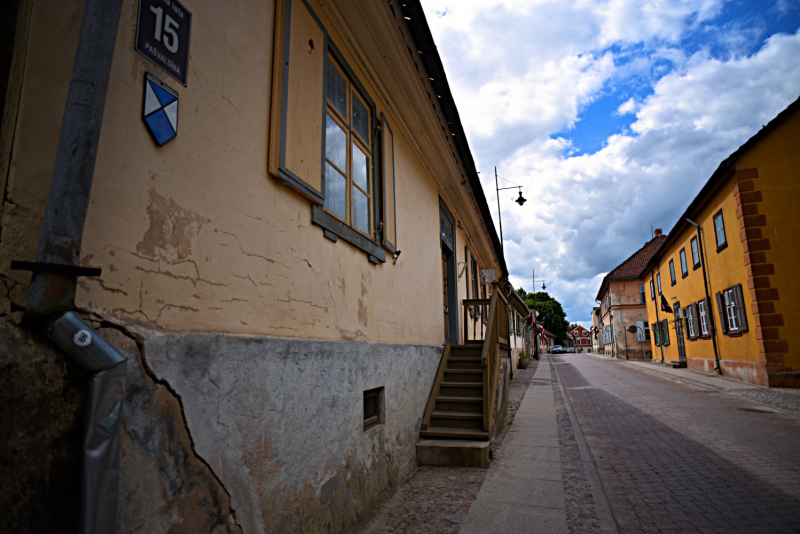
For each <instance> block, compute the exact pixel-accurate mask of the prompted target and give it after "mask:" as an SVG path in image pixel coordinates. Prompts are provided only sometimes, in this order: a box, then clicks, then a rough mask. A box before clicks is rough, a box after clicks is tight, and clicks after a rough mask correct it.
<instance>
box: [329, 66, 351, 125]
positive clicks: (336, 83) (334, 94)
mask: <svg viewBox="0 0 800 534" xmlns="http://www.w3.org/2000/svg"><path fill="white" fill-rule="evenodd" d="M326 61H327V65H326V67H327V69H328V76H327V78H328V79H327V80H326V84H325V85H326V88H327V95H328V100H330V101H331V104H333V107H335V108H336V110H337V111H339V113H341V114H342V116H343V117H347V84H346V83H345V80H344V77H343V76H342V74H341V73H340V72H339V69H337V68H336V67H335V66H334V65H333V63H331V60H330V58H328V59H326Z"/></svg>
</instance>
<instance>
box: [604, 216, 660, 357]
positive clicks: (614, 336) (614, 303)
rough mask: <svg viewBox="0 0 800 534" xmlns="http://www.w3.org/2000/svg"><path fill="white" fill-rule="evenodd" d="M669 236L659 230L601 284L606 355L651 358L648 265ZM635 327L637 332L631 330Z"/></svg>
mask: <svg viewBox="0 0 800 534" xmlns="http://www.w3.org/2000/svg"><path fill="white" fill-rule="evenodd" d="M665 240H666V236H664V235H662V233H661V230H660V229H659V230H656V231H655V235H654V237H653V239H651V240H650V241H648V242H647V243H645V245H644V246H643V247H642V248H640V249H639V250H637V251H636V252H634V253H633V255H631V257H629V258H628V259H627V260H625V261H624V262H622V263H621V264H619V265H618V266H617V267H615V268H614V269H612V270H611V272H609V273H608V274H607V275H606V276H605V277H604V278H603V282H602V283H601V284H600V290H599V291H598V292H597V297H596V299H597V301H599V302H600V313H599V320H600V328H601V329H602V332H601V337H602V342H603V350H604V353H605V354H606V355H609V356H613V357H615V358H620V359H624V360H649V359H651V358H652V350H651V348H650V344H649V343H648V341H649V339H650V337H649V336H650V332H649V329H648V327H647V307H646V297H645V282H644V276H645V269H646V268H647V265H648V263H649V262H650V260H651V258H652V257H653V255H654V254H655V253H656V252H657V251H658V249H659V247H661V246H662V244H663V243H664V241H665ZM631 329H632V330H633V332H631Z"/></svg>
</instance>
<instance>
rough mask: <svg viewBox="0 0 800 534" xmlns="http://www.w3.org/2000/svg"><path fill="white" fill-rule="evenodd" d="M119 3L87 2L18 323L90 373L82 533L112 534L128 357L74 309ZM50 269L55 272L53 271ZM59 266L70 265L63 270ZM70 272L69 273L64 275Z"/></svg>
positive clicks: (81, 496) (85, 428)
mask: <svg viewBox="0 0 800 534" xmlns="http://www.w3.org/2000/svg"><path fill="white" fill-rule="evenodd" d="M121 8H122V0H86V3H85V7H84V12H83V19H82V22H81V30H80V37H79V40H78V48H77V52H76V54H75V63H74V66H73V69H72V78H71V80H70V85H69V92H68V93H67V102H66V105H65V107H64V117H63V121H62V125H61V133H60V136H59V140H58V149H57V151H56V159H55V164H54V166H53V174H52V178H51V181H50V191H49V193H48V196H47V206H46V209H45V216H44V221H43V223H42V232H41V235H40V238H39V248H38V253H37V257H36V264H35V267H34V268H32V270H33V277H32V279H31V286H30V289H29V290H28V299H27V302H26V305H25V312H24V315H23V321H24V324H25V325H26V326H28V327H32V328H36V329H39V330H40V331H42V333H43V334H44V335H45V336H46V337H47V338H48V339H49V340H50V341H51V342H52V343H53V344H54V345H55V346H56V347H57V348H58V349H59V350H61V351H62V352H64V353H65V354H66V355H67V356H69V357H70V359H72V361H74V362H75V363H76V364H77V365H78V366H80V367H81V368H83V369H84V370H86V371H88V372H89V373H91V375H92V376H91V378H90V380H89V384H88V388H87V395H86V400H85V405H84V435H83V458H82V466H81V489H80V512H79V526H78V531H77V532H79V533H80V534H112V533H113V532H115V531H116V510H117V494H118V488H119V429H120V424H121V419H122V406H123V401H124V398H125V363H126V358H125V356H124V355H122V354H120V352H119V351H117V350H116V349H115V348H114V347H113V346H111V345H110V344H109V343H108V342H107V341H106V340H105V339H103V337H102V336H101V335H100V334H98V333H97V332H96V331H95V330H94V329H93V328H92V327H91V325H89V324H88V323H86V322H85V321H84V320H83V319H81V318H80V316H79V315H78V314H77V313H75V312H74V311H73V310H74V308H75V288H76V285H77V276H79V275H81V270H80V268H78V265H79V261H80V248H81V239H82V237H83V228H84V225H85V222H86V212H87V210H88V206H89V197H90V194H91V189H92V178H93V176H94V166H95V160H96V158H97V147H98V144H99V140H100V128H101V126H102V122H103V111H104V108H105V101H106V91H107V89H108V79H109V76H110V74H111V64H112V60H113V57H114V45H115V43H116V39H117V30H118V28H119V19H120V11H121ZM53 266H55V267H60V269H58V268H54V267H53ZM65 267H68V268H66V269H65ZM70 268H71V269H70Z"/></svg>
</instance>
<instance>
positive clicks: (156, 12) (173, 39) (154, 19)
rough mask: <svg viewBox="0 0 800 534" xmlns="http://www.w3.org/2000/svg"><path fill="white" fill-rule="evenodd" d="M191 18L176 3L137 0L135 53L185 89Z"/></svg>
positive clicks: (164, 0) (166, 0)
mask: <svg viewBox="0 0 800 534" xmlns="http://www.w3.org/2000/svg"><path fill="white" fill-rule="evenodd" d="M191 35H192V14H191V13H189V10H188V9H186V8H185V7H183V4H181V3H180V2H178V1H176V0H139V22H138V24H137V25H136V51H137V52H139V53H140V54H142V55H143V56H144V57H146V58H147V59H149V60H150V61H152V62H153V63H155V64H156V65H158V66H159V67H161V68H162V69H164V70H165V71H166V73H167V74H169V75H170V76H172V77H173V78H175V79H176V80H178V81H179V82H180V83H181V84H182V85H183V86H184V87H185V86H186V76H187V74H188V73H187V70H188V68H189V42H190V40H191Z"/></svg>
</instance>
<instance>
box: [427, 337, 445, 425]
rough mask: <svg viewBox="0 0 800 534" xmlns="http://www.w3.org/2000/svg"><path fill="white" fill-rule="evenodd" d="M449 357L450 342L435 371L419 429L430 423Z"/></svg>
mask: <svg viewBox="0 0 800 534" xmlns="http://www.w3.org/2000/svg"><path fill="white" fill-rule="evenodd" d="M449 358H450V344H449V343H448V344H447V345H445V346H444V352H443V353H442V359H441V360H440V361H439V371H438V372H437V373H436V378H435V379H434V381H433V387H432V388H431V395H430V397H428V405H427V406H426V407H425V415H423V416H422V424H421V425H420V430H428V427H429V426H430V424H431V417H432V416H433V408H434V407H435V406H436V397H438V396H439V390H440V389H441V387H442V381H443V380H444V370H445V369H446V368H447V360H448V359H449Z"/></svg>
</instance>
